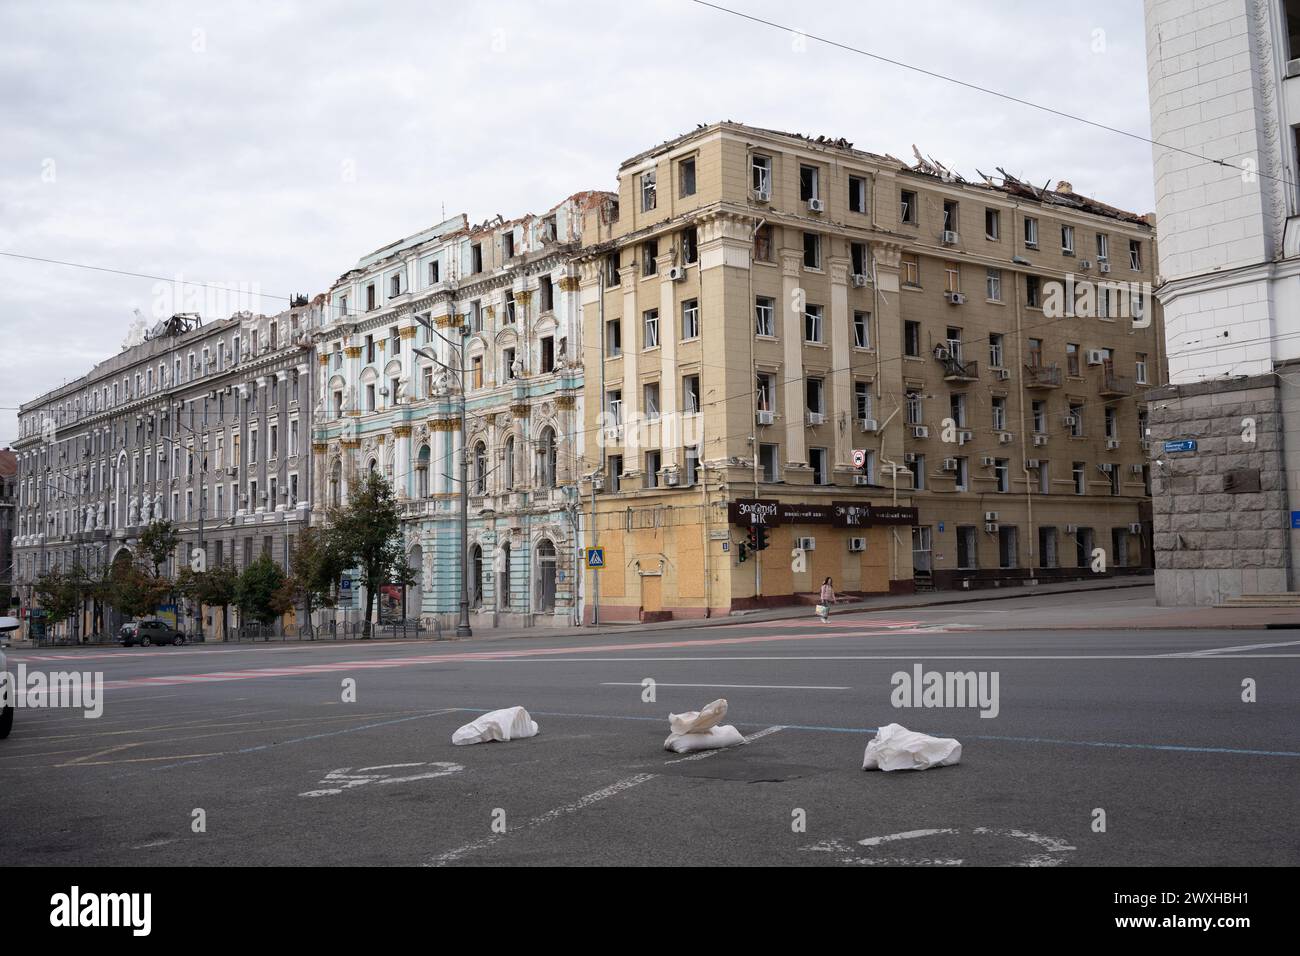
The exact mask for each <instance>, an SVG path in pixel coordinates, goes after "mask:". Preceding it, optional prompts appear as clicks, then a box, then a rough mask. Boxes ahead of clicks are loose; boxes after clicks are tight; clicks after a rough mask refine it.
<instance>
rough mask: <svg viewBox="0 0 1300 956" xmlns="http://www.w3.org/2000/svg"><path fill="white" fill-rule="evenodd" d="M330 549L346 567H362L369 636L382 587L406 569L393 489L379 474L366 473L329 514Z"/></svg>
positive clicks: (367, 632)
mask: <svg viewBox="0 0 1300 956" xmlns="http://www.w3.org/2000/svg"><path fill="white" fill-rule="evenodd" d="M328 520H329V530H328V532H327V539H326V540H327V541H328V549H329V550H330V551H331V552H332V553H333V555H334V560H337V561H338V562H339V564H340V566H341V567H343V568H359V569H360V571H361V578H362V581H363V583H364V584H365V586H366V617H365V621H366V624H365V629H366V636H367V637H368V636H369V635H370V626H371V624H370V622H371V618H372V617H373V608H374V605H375V602H376V601H377V600H378V597H379V587H380V585H382V584H388V583H391V582H392V581H394V580H395V575H396V573H397V571H398V569H399V568H404V567H405V566H406V559H405V556H404V555H403V549H402V536H401V514H400V513H399V511H398V508H397V500H396V498H395V497H394V495H393V486H392V485H391V484H389V482H388V480H387V479H386V478H384V476H383V475H382V474H380V473H379V472H378V471H371V472H367V474H366V476H365V479H364V480H362V481H361V482H359V483H358V485H357V486H356V488H355V489H353V491H352V494H351V495H350V496H349V499H348V503H347V505H345V506H344V507H341V508H331V509H330V510H329V512H328Z"/></svg>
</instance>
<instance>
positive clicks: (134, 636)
mask: <svg viewBox="0 0 1300 956" xmlns="http://www.w3.org/2000/svg"><path fill="white" fill-rule="evenodd" d="M117 639H118V641H119V642H120V643H121V644H122V646H123V647H133V646H134V645H136V644H139V645H140V646H141V647H149V646H150V645H151V644H176V645H177V646H179V645H181V644H184V643H185V635H184V634H182V633H181V632H180V631H178V630H176V629H175V628H174V627H172V626H171V625H170V624H167V623H166V622H165V621H131V622H130V623H128V624H123V625H122V629H121V630H120V631H118V632H117Z"/></svg>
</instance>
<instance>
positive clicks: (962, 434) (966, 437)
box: [957, 431, 975, 445]
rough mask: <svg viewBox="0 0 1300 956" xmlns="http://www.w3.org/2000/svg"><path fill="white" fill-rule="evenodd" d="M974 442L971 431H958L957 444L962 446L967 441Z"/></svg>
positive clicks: (973, 434) (973, 435)
mask: <svg viewBox="0 0 1300 956" xmlns="http://www.w3.org/2000/svg"><path fill="white" fill-rule="evenodd" d="M974 440H975V433H974V432H972V431H959V432H958V433H957V444H959V445H964V444H966V443H967V442H968V441H974Z"/></svg>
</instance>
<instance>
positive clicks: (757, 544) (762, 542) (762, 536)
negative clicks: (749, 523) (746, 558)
mask: <svg viewBox="0 0 1300 956" xmlns="http://www.w3.org/2000/svg"><path fill="white" fill-rule="evenodd" d="M754 531H755V532H757V534H756V535H755V539H754V550H755V551H764V550H766V549H767V528H765V527H763V526H762V525H759V526H758V527H756V528H755V529H754Z"/></svg>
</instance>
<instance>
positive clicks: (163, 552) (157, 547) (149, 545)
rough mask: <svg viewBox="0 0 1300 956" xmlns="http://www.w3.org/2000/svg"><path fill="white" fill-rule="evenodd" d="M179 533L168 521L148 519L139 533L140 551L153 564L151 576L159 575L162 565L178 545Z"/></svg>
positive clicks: (179, 540)
mask: <svg viewBox="0 0 1300 956" xmlns="http://www.w3.org/2000/svg"><path fill="white" fill-rule="evenodd" d="M180 543H181V534H180V531H178V530H177V528H176V525H174V524H172V523H171V522H170V521H162V520H154V521H150V522H149V525H148V527H146V528H145V529H144V531H142V532H141V533H140V552H141V554H142V556H143V557H144V558H147V559H148V561H149V563H150V564H152V565H153V576H154V577H161V575H162V566H163V565H164V564H166V563H167V559H168V558H170V557H171V556H172V555H174V554H175V553H176V549H177V548H178V547H180Z"/></svg>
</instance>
